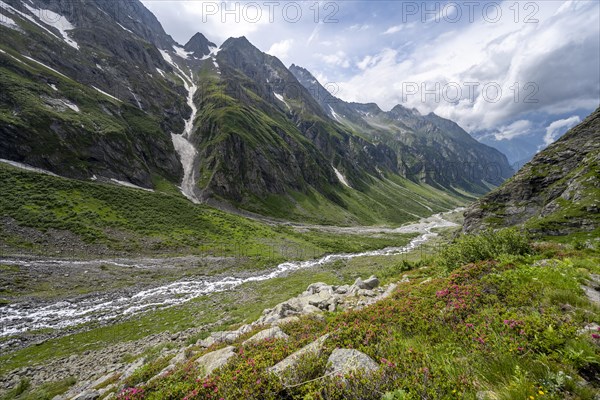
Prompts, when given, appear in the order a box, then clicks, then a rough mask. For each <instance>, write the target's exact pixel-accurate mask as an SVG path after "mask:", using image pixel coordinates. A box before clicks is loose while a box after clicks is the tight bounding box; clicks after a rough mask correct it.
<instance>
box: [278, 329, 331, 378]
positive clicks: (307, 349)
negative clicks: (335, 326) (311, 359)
mask: <svg viewBox="0 0 600 400" xmlns="http://www.w3.org/2000/svg"><path fill="white" fill-rule="evenodd" d="M327 338H329V334H325V335H323V336H321V337H320V338H318V339H317V340H315V341H314V342H312V343H310V344H308V345H306V346H304V347H303V348H301V349H300V350H298V351H296V352H295V353H293V354H291V355H289V356H288V357H286V358H284V359H283V360H282V361H280V362H278V363H277V364H275V365H274V366H272V367H270V368H268V369H267V371H268V372H272V373H274V374H275V375H277V376H279V377H280V378H283V376H284V374H285V373H286V372H287V371H289V370H290V369H291V368H293V367H295V366H296V365H297V363H298V361H299V360H300V359H301V358H302V357H304V356H307V355H318V354H320V353H321V351H322V349H323V345H324V343H325V341H326V340H327Z"/></svg>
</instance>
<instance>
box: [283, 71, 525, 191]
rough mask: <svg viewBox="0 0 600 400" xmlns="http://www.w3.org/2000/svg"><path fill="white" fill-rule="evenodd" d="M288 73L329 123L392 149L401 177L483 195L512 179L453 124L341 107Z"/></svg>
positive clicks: (306, 77)
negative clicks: (328, 119)
mask: <svg viewBox="0 0 600 400" xmlns="http://www.w3.org/2000/svg"><path fill="white" fill-rule="evenodd" d="M290 71H291V72H292V73H293V74H294V75H295V76H296V78H297V79H298V80H299V81H300V83H301V84H302V85H303V86H304V87H306V88H307V90H308V91H309V93H310V94H311V95H312V96H313V97H314V99H315V100H316V101H317V102H318V103H319V105H320V106H321V108H322V110H323V112H325V113H326V114H327V115H328V116H329V117H330V118H332V119H334V120H336V121H338V122H340V123H342V124H343V125H346V126H348V127H352V128H354V129H358V130H360V131H361V132H363V133H364V134H365V135H367V137H369V138H371V139H372V140H373V141H374V142H376V143H381V144H383V145H385V146H386V147H387V148H390V149H393V150H394V152H395V153H396V155H397V163H398V169H399V171H400V172H401V173H402V175H403V176H404V177H406V178H409V179H412V180H414V181H417V182H424V183H428V184H430V185H433V186H441V187H443V188H445V189H449V190H453V188H460V189H464V190H467V191H470V192H474V193H485V192H487V191H489V185H490V184H491V185H496V186H497V185H500V184H501V183H502V182H503V181H504V180H505V179H507V178H508V177H510V176H511V175H512V174H513V171H512V169H511V167H510V165H509V164H508V160H507V159H506V157H505V156H504V155H503V154H502V153H500V152H498V151H497V150H495V149H493V148H491V147H488V146H486V145H483V144H481V143H479V142H478V141H477V140H475V139H473V138H472V137H471V135H469V134H468V133H467V132H465V131H464V130H463V129H462V128H461V127H460V126H458V125H457V124H456V123H454V122H452V121H450V120H447V119H444V118H441V117H439V116H437V115H435V114H433V113H431V114H429V115H426V116H423V115H421V114H420V113H419V112H418V111H417V110H416V109H412V110H409V109H407V108H405V107H403V106H401V105H397V106H396V107H394V108H393V109H392V110H390V111H389V112H384V111H382V110H381V109H380V108H379V107H378V106H377V105H376V104H372V103H371V104H360V103H347V102H345V101H343V100H341V99H338V98H336V97H335V96H333V95H332V94H331V93H330V92H329V91H328V90H327V89H326V88H325V87H323V86H322V85H321V84H320V83H319V82H318V81H317V79H316V78H315V77H314V76H313V75H312V74H311V73H310V72H309V71H307V70H306V69H304V68H301V67H298V66H296V65H292V66H291V67H290Z"/></svg>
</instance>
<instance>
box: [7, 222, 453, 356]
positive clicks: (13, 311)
mask: <svg viewBox="0 0 600 400" xmlns="http://www.w3.org/2000/svg"><path fill="white" fill-rule="evenodd" d="M455 225H456V224H454V223H452V222H449V221H446V220H445V219H443V217H442V215H441V214H438V215H434V216H432V217H429V218H427V219H424V220H422V221H420V222H418V223H415V224H411V225H406V226H404V227H402V228H401V232H406V233H411V232H412V233H420V235H419V236H418V237H416V238H414V239H412V240H411V241H410V243H409V244H408V245H406V246H403V247H390V248H386V249H381V250H373V251H366V252H363V253H353V254H331V255H327V256H324V257H321V258H319V259H315V260H308V261H289V262H284V263H281V264H279V265H278V266H277V267H275V268H274V269H273V270H271V271H268V272H265V273H262V274H258V275H253V276H249V277H243V278H242V277H235V276H228V277H224V278H215V279H214V280H210V279H184V280H180V281H176V282H173V283H170V284H168V285H164V286H159V287H155V288H152V289H148V290H144V291H141V292H138V293H136V294H133V295H130V296H123V297H120V298H117V299H115V298H113V297H112V296H111V295H99V296H97V297H93V298H86V299H72V300H65V301H61V302H57V303H51V304H46V305H33V306H31V305H23V304H11V305H8V306H5V307H3V308H0V327H2V332H0V336H11V335H18V334H21V333H24V332H26V331H29V330H35V329H42V328H52V329H59V328H65V327H69V326H74V325H79V324H82V323H85V322H89V321H108V320H113V319H116V318H118V317H121V316H129V315H134V314H138V313H140V312H143V311H146V310H149V309H156V308H165V307H171V306H174V305H177V304H182V303H185V302H188V301H190V300H192V299H194V298H197V297H199V296H202V295H207V294H210V293H216V292H222V291H226V290H232V289H234V288H236V287H238V286H240V285H242V284H244V283H247V282H259V281H266V280H269V279H273V278H276V277H279V276H282V275H284V274H286V273H288V272H291V271H297V270H301V269H306V268H311V267H317V266H320V265H324V264H328V263H332V262H334V261H337V260H349V259H352V258H356V257H366V256H392V255H398V254H404V253H407V252H409V251H411V250H414V249H416V248H417V247H418V246H420V245H422V244H423V243H426V242H427V241H428V240H430V239H431V238H433V237H434V236H436V235H437V234H436V233H434V232H432V230H433V229H435V228H442V227H450V226H455ZM155 261H156V260H140V263H139V264H122V263H119V262H113V264H115V265H122V266H123V267H134V268H152V263H154V262H155ZM0 262H1V263H3V264H6V263H12V264H13V265H15V264H16V265H19V263H20V264H31V263H35V261H30V262H18V261H14V260H12V261H11V260H0ZM38 262H45V263H57V264H63V265H64V264H69V263H70V264H73V265H79V264H81V265H82V266H83V265H85V264H86V263H93V262H95V261H60V260H46V261H38ZM104 263H106V262H104ZM144 263H147V264H149V265H148V266H146V265H144ZM0 347H1V346H0Z"/></svg>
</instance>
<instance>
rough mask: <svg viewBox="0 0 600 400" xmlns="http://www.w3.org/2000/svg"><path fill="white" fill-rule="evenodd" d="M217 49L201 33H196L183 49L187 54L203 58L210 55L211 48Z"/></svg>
mask: <svg viewBox="0 0 600 400" xmlns="http://www.w3.org/2000/svg"><path fill="white" fill-rule="evenodd" d="M214 47H217V45H216V44H214V43H213V42H211V41H210V40H208V39H207V38H206V36H204V35H203V34H202V33H200V32H197V33H196V34H195V35H194V36H192V38H191V39H190V40H189V41H188V42H187V43H186V44H185V46H184V47H183V48H184V50H185V51H187V52H188V53H193V54H194V56H195V57H199V58H200V57H203V56H206V55H208V54H210V51H211V48H214Z"/></svg>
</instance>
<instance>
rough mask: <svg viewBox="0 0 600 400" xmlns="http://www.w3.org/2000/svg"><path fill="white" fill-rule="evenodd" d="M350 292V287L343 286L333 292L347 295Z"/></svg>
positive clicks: (335, 288)
mask: <svg viewBox="0 0 600 400" xmlns="http://www.w3.org/2000/svg"><path fill="white" fill-rule="evenodd" d="M348 290H350V286H348V285H342V286H337V287H334V290H333V292H334V293H335V294H346V293H348Z"/></svg>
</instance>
